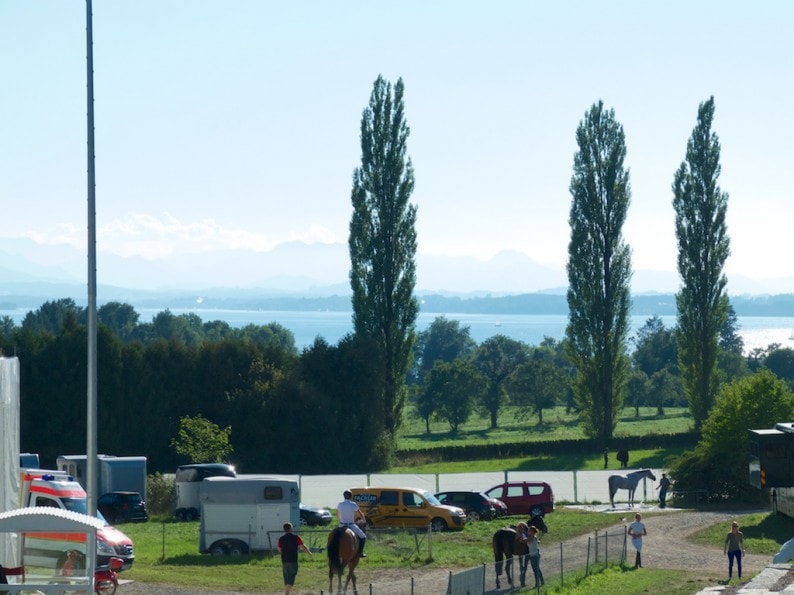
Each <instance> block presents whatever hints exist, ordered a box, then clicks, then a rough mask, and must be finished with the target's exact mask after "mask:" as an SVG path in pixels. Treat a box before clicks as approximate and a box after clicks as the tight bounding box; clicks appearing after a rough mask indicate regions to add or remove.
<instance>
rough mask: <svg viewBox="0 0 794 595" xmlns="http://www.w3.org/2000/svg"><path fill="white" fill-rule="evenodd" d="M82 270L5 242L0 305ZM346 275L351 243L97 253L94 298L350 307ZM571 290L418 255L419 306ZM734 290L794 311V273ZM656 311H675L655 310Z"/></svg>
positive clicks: (669, 305)
mask: <svg viewBox="0 0 794 595" xmlns="http://www.w3.org/2000/svg"><path fill="white" fill-rule="evenodd" d="M86 270H87V263H86V255H85V254H83V253H82V252H81V251H80V250H77V249H75V248H72V247H69V246H64V245H59V246H48V245H42V244H38V243H35V242H33V241H32V240H28V239H8V238H0V309H6V310H8V309H14V308H31V309H35V308H38V307H39V306H40V305H41V304H42V303H43V302H44V301H47V300H53V299H59V298H64V297H70V298H72V299H74V300H75V301H76V302H77V303H79V304H84V303H85V301H86V299H85V297H86V278H87V274H86ZM348 272H349V255H348V250H347V246H346V245H345V244H305V243H301V242H291V243H285V244H280V245H279V246H277V247H275V248H274V249H272V250H270V251H267V252H252V251H217V252H208V253H202V254H175V255H173V256H171V257H169V258H168V259H164V260H146V259H144V258H141V257H130V258H122V257H119V256H116V255H112V254H107V253H102V252H101V249H100V251H99V252H98V255H97V301H98V302H99V303H100V304H102V303H104V302H107V301H111V300H116V301H123V302H127V303H130V304H132V305H134V306H138V307H155V308H159V307H162V308H166V307H169V308H197V309H200V308H239V309H290V310H293V309H304V310H315V309H334V310H336V309H340V308H341V309H348V310H349V308H350V300H349V295H350V286H349V282H348ZM566 287H567V278H566V274H565V271H564V270H563V269H562V267H560V268H554V267H550V266H546V265H542V264H539V263H537V262H535V261H533V260H532V259H531V258H529V257H528V256H526V255H524V254H521V253H518V252H501V253H499V254H497V255H495V256H494V257H493V258H491V259H490V260H487V261H482V260H478V259H476V258H473V257H466V256H454V257H453V256H437V255H435V256H434V255H425V254H419V255H418V256H417V295H419V296H421V297H422V300H423V302H424V305H423V309H427V308H429V307H431V305H433V304H437V305H438V307H439V308H440V309H439V310H438V311H442V312H444V311H453V310H452V309H450V304H454V305H455V306H456V307H457V309H455V310H454V311H458V312H463V311H470V308H477V309H478V310H477V311H483V312H485V311H488V310H489V309H492V308H496V307H498V308H506V310H503V311H505V312H506V313H508V312H515V311H516V309H518V311H521V312H527V310H526V308H532V311H533V312H534V311H535V310H538V311H539V313H543V311H544V310H546V309H548V308H552V309H553V310H554V311H555V312H558V311H559V309H560V308H562V309H563V312H567V307H566V306H565V298H564V294H565V290H566ZM677 289H678V276H677V274H676V273H672V272H660V271H642V270H638V271H635V272H634V275H633V281H632V292H633V295H634V309H635V313H637V314H647V313H648V312H645V311H637V310H638V308H640V307H642V309H643V310H645V309H646V308H651V310H653V311H652V312H650V313H651V314H653V313H658V314H659V315H664V314H665V313H674V312H675V303H674V300H673V299H672V295H673V294H674V293H675V291H677ZM729 293H730V295H731V300H732V303H733V304H734V307H735V308H736V310H737V313H739V314H740V315H741V314H742V313H741V312H740V311H739V307H738V304H739V303H740V302H741V303H743V304H745V303H747V304H749V303H755V304H756V305H757V306H758V307H761V306H760V305H762V304H763V308H762V309H764V310H766V311H770V309H771V310H781V309H782V311H784V312H785V313H783V314H777V315H786V316H791V315H794V307H792V308H791V310H789V309H788V308H789V305H788V301H789V300H787V299H786V297H791V296H786V295H781V294H792V293H794V277H787V278H781V279H775V280H768V281H763V282H760V281H754V280H750V279H747V278H742V277H731V278H729ZM750 296H752V297H750ZM772 296H777V297H772ZM740 297H742V298H743V299H741V300H739V298H740ZM745 297H746V299H745ZM486 298H487V299H486ZM640 298H642V299H640ZM792 299H794V298H792ZM434 300H435V301H434ZM438 300H443V301H445V302H446V303H445V304H444V307H441V305H440V304H438ZM287 303H289V304H290V307H287V306H286V305H287ZM275 304H278V305H279V307H278V308H276V307H274V305H275ZM654 304H655V305H654ZM660 308H664V309H665V310H669V312H661V311H657V310H658V309H660ZM745 315H748V314H745ZM770 315H772V314H770Z"/></svg>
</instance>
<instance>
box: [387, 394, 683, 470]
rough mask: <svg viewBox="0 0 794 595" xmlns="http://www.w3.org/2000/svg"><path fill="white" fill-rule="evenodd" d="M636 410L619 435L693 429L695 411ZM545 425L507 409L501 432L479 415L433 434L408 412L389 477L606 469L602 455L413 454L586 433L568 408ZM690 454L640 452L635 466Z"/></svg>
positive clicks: (551, 414) (436, 426) (435, 426)
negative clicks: (454, 457)
mask: <svg viewBox="0 0 794 595" xmlns="http://www.w3.org/2000/svg"><path fill="white" fill-rule="evenodd" d="M634 413H635V412H634V409H624V410H623V413H622V415H621V417H620V421H619V422H618V424H617V427H616V429H615V436H647V435H652V434H675V433H680V432H690V431H692V419H691V417H690V415H689V411H688V410H687V409H683V408H676V409H674V408H669V409H667V410H665V414H664V415H662V416H660V415H657V414H656V409H655V408H650V407H644V408H640V415H639V417H636V416H635V414H634ZM543 419H544V423H543V425H542V426H540V427H538V425H537V420H535V419H531V420H527V419H520V418H519V417H518V412H517V410H516V408H507V409H505V411H504V412H503V414H502V415H501V416H500V417H499V419H498V426H499V427H498V428H496V429H491V428H490V421H489V419H487V418H486V417H481V416H473V417H472V419H471V421H470V422H469V423H467V424H466V425H464V427H463V429H462V430H459V431H458V432H457V433H455V434H453V433H451V432H449V431H448V427H447V424H445V423H443V422H433V423H431V426H430V427H431V433H430V434H427V432H426V430H425V423H424V420H420V419H417V418H416V417H415V416H414V415H413V414H412V410H410V409H409V410H408V412H407V414H406V415H405V421H404V424H403V426H402V427H401V429H400V431H399V433H398V448H399V449H400V451H401V452H402V453H403V458H402V459H401V460H400V461H398V462H397V464H395V465H394V466H392V468H390V469H389V470H388V472H389V473H407V472H412V473H465V472H482V471H493V470H494V469H498V470H500V471H592V470H598V469H603V468H604V458H603V454H602V453H601V452H586V451H583V452H581V453H576V454H570V453H568V454H564V455H555V456H549V455H531V456H521V457H509V458H499V459H482V460H474V461H452V462H438V461H434V460H428V459H424V458H423V457H422V456H420V455H417V456H411V453H410V451H411V450H417V449H424V448H429V447H438V446H454V445H460V444H467V445H472V444H515V443H525V442H534V441H537V442H543V441H548V440H578V439H583V438H584V437H585V436H584V433H583V432H582V431H581V428H580V427H579V422H578V420H577V418H576V416H575V415H574V414H571V413H566V412H565V408H564V407H556V408H554V409H551V410H549V411H548V412H544V416H543ZM682 452H684V449H683V448H669V449H648V450H637V451H632V452H631V453H630V460H629V464H630V466H632V467H653V468H657V469H658V468H664V467H667V466H668V464H669V458H670V457H676V456H678V455H680V454H681V453H682ZM614 457H615V453H611V454H610V462H611V467H612V468H616V467H617V464H616V461H615V458H614Z"/></svg>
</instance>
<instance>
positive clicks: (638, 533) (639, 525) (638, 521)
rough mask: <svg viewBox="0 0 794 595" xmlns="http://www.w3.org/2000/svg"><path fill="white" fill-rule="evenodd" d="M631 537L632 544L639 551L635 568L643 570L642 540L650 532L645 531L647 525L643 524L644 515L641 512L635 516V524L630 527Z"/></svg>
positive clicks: (635, 560) (635, 559)
mask: <svg viewBox="0 0 794 595" xmlns="http://www.w3.org/2000/svg"><path fill="white" fill-rule="evenodd" d="M629 535H631V544H632V545H633V546H634V549H635V550H637V555H636V557H635V558H634V568H642V538H643V537H644V536H645V535H648V531H646V530H645V523H643V522H642V515H641V514H640V513H639V512H638V513H637V514H635V515H634V522H633V523H632V524H631V525H629Z"/></svg>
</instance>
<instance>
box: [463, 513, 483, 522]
mask: <svg viewBox="0 0 794 595" xmlns="http://www.w3.org/2000/svg"><path fill="white" fill-rule="evenodd" d="M479 520H480V513H479V512H477V511H476V510H470V511H469V514H467V515H466V522H467V523H476V522H477V521H479Z"/></svg>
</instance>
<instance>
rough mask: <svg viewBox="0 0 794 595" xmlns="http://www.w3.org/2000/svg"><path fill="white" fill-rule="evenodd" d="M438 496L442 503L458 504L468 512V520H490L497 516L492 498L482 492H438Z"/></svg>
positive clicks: (469, 521)
mask: <svg viewBox="0 0 794 595" xmlns="http://www.w3.org/2000/svg"><path fill="white" fill-rule="evenodd" d="M436 498H438V501H439V502H441V504H449V505H450V506H457V507H458V508H462V509H463V510H464V511H465V512H466V522H468V523H471V522H474V521H479V520H484V521H490V520H491V519H493V518H495V517H496V510H495V509H494V507H493V504H492V503H491V500H490V498H488V496H486V495H485V494H483V493H482V492H474V491H471V492H465V491H463V492H438V493H437V494H436Z"/></svg>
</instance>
